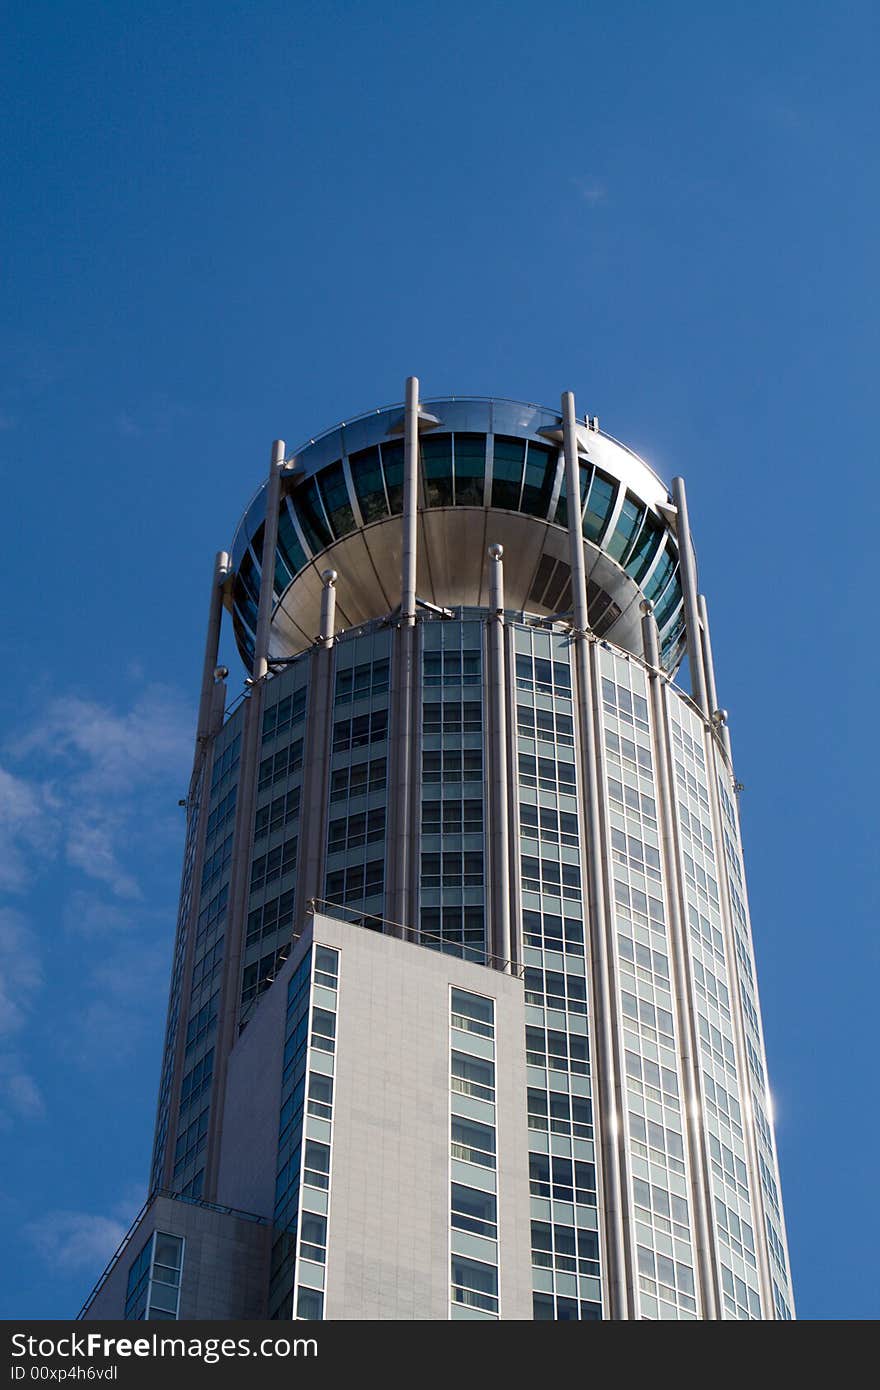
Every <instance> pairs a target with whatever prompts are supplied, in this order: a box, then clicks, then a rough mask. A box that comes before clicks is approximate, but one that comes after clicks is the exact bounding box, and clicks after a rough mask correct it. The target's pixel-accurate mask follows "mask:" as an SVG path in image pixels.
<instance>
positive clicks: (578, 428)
mask: <svg viewBox="0 0 880 1390" xmlns="http://www.w3.org/2000/svg"><path fill="white" fill-rule="evenodd" d="M224 607H225V608H226V609H227V610H229V611H230V612H231V615H232V623H233V626H234V631H235V637H236V640H237V644H238V649H239V652H240V653H241V657H242V660H243V662H244V665H245V667H246V669H247V672H248V675H247V678H246V681H245V687H244V691H243V693H239V694H236V695H234V696H233V694H232V691H231V690H230V689H229V687H228V684H227V682H228V672H227V671H226V669H225V668H223V667H218V666H217V660H218V639H219V633H220V625H221V616H222V611H223V608H224ZM685 654H686V655H687V661H688V668H689V675H690V693H689V694H688V693H685V691H683V690H682V689H681V688H680V687H679V686H678V685H677V684H676V682H675V675H676V672H677V670H678V667H679V664H680V663H681V662H682V660H683V658H684V656H685ZM233 689H234V687H233ZM737 792H738V784H737V782H736V778H735V774H734V771H733V766H732V762H731V754H730V741H729V735H728V730H727V724H726V716H725V713H724V711H723V710H720V709H719V708H718V700H717V696H716V690H715V676H714V669H713V663H712V651H711V644H710V639H709V624H708V616H707V610H706V604H705V600H704V598H703V597H702V596H701V595H700V593H699V590H698V584H697V575H696V560H695V555H694V550H693V545H692V542H691V534H690V523H689V518H688V508H687V499H686V493H685V488H684V484H683V482H682V480H681V479H675V480H674V481H673V484H672V489H671V492H669V491H667V487H666V485H665V484H664V483H663V482H662V481H661V480H660V479H659V478H658V477H657V475H656V474H655V473H654V472H653V471H652V469H651V468H650V467H649V466H648V465H647V464H646V463H644V462H643V461H642V460H641V459H639V458H638V457H637V456H636V455H635V454H633V453H632V452H631V451H630V450H628V449H627V448H626V447H625V446H624V445H622V444H620V443H618V442H617V441H615V440H614V439H612V438H610V437H609V436H608V435H606V434H604V433H602V432H601V431H600V429H599V426H598V421H597V420H596V419H594V418H590V417H586V416H585V417H583V418H582V419H578V418H577V417H576V415H575V406H574V399H573V397H572V396H571V394H566V395H565V396H563V398H562V403H561V410H560V411H553V410H549V409H543V408H540V407H537V406H533V405H527V404H523V403H520V402H516V401H507V400H486V399H477V398H467V397H465V398H450V399H443V400H433V401H428V402H425V403H422V402H420V400H419V396H418V383H417V381H416V380H415V379H414V378H412V379H410V380H409V382H408V383H407V394H406V402H405V404H404V406H402V407H401V406H397V407H392V408H390V409H383V410H378V411H375V412H372V413H371V414H369V415H366V416H362V417H360V418H358V419H356V420H353V421H350V422H346V423H345V424H342V425H340V426H338V427H337V428H335V429H333V430H331V431H329V432H328V433H326V434H324V435H322V436H320V437H319V438H317V439H313V440H310V441H309V443H308V444H307V445H306V446H305V447H304V448H303V449H301V450H299V451H298V452H297V453H296V454H295V455H293V457H292V458H286V456H285V449H284V445H283V443H282V442H281V441H277V442H276V444H275V445H274V446H273V451H272V460H271V467H270V472H269V478H268V481H267V482H266V483H265V484H264V485H263V486H262V487H261V488H260V489H259V491H258V492H257V493H256V495H255V497H254V498H253V500H252V501H251V503H250V505H249V506H248V508H247V510H246V512H245V515H244V517H243V519H242V521H241V522H240V524H239V527H238V530H237V532H236V535H235V539H234V541H233V545H232V549H231V553H229V554H227V553H226V552H221V553H220V554H219V555H218V556H217V558H216V562H215V565H214V569H213V572H212V577H211V590H210V607H209V619H208V633H207V641H206V650H205V658H204V672H203V680H202V688H201V700H200V706H199V717H198V730H197V738H196V751H195V760H194V766H193V772H192V779H191V782H190V787H189V794H188V797H187V800H186V809H187V829H186V842H185V850H184V866H183V876H182V883H181V894H180V908H179V915H178V922H177V935H176V940H175V948H174V958H173V967H172V978H171V991H170V1002H169V1011H168V1022H167V1030H166V1040H165V1053H164V1060H163V1065H162V1074H161V1083H160V1094H159V1106H158V1118H157V1124H156V1137H155V1147H154V1154H153V1164H152V1178H151V1196H150V1198H149V1199H148V1202H147V1205H146V1207H145V1209H144V1211H143V1212H142V1213H141V1214H140V1215H139V1217H138V1219H137V1220H136V1222H135V1225H134V1227H133V1229H132V1232H131V1233H130V1235H129V1237H128V1238H127V1240H126V1242H125V1244H124V1246H123V1247H122V1249H121V1250H120V1251H119V1252H118V1253H117V1256H116V1257H115V1258H114V1261H113V1262H112V1263H111V1266H110V1268H109V1270H108V1271H107V1272H106V1274H105V1276H104V1278H103V1280H102V1281H101V1283H100V1284H99V1286H98V1288H97V1290H96V1291H95V1293H94V1294H93V1295H92V1297H91V1299H90V1301H89V1303H87V1305H86V1307H85V1309H84V1310H83V1313H82V1316H86V1317H98V1316H103V1317H106V1316H122V1315H125V1316H127V1317H149V1318H174V1317H194V1316H197V1317H218V1318H219V1317H265V1316H271V1317H277V1318H283V1319H287V1318H304V1319H321V1318H324V1319H342V1318H345V1319H367V1318H369V1319H375V1318H387V1319H445V1318H450V1317H451V1318H472V1319H473V1318H483V1319H486V1318H488V1319H496V1318H515V1319H532V1318H538V1319H560V1320H563V1319H584V1320H587V1319H597V1318H600V1317H606V1318H618V1319H620V1318H623V1319H628V1318H643V1317H644V1318H745V1319H751V1318H790V1317H792V1316H793V1307H794V1304H793V1298H792V1289H791V1279H790V1273H789V1265H788V1256H787V1252H786V1242H785V1230H784V1222H783V1215H782V1206H781V1198H780V1189H779V1174H778V1166H777V1161H776V1153H775V1143H774V1137H773V1128H772V1115H771V1107H770V1097H769V1091H768V1087H767V1079H766V1062H765V1056H764V1045H763V1039H762V1032H761V1022H760V1011H759V1006H758V996H757V987H756V979H755V967H754V957H753V952H752V942H751V929H750V923H749V913H748V904H747V895H746V888H745V879H744V872H743V862H742V850H741V843H740V832H739V819H738V808H737Z"/></svg>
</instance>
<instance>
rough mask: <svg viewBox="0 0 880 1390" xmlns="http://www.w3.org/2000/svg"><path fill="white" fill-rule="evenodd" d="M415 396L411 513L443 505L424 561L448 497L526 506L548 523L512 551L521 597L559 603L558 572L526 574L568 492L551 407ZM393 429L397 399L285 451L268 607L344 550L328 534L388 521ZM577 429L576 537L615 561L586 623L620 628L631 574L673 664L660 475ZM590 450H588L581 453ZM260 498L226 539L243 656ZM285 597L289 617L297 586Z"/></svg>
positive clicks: (464, 504) (341, 557) (343, 534)
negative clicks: (416, 487)
mask: <svg viewBox="0 0 880 1390" xmlns="http://www.w3.org/2000/svg"><path fill="white" fill-rule="evenodd" d="M428 408H430V412H431V414H432V416H433V417H434V418H435V419H436V420H438V421H439V423H438V424H432V425H431V427H430V428H425V429H424V431H423V432H422V433H421V434H420V439H419V445H420V449H419V452H420V479H419V484H420V497H419V507H420V510H421V511H422V514H423V515H424V514H429V513H432V512H435V511H436V512H438V513H439V512H440V511H443V512H448V513H449V517H448V522H447V523H446V525H445V526H442V527H441V531H440V532H437V531H436V530H435V528H434V527H433V526H432V528H431V530H430V531H429V532H426V536H425V546H426V549H427V552H428V564H429V565H430V563H431V547H432V545H434V546H436V545H439V544H441V543H442V545H444V546H448V547H450V548H451V549H452V550H454V548H455V546H456V545H457V544H460V543H461V542H460V533H459V531H458V529H457V523H456V520H455V513H456V511H457V510H458V509H459V508H469V509H472V508H480V509H481V510H483V511H484V512H487V513H515V514H518V515H519V516H527V517H533V518H534V519H535V520H536V521H537V522H541V523H544V524H545V526H546V527H547V528H550V529H547V530H546V532H545V540H544V546H543V554H541V555H540V556H538V557H537V558H536V560H534V561H533V560H532V559H531V557H529V559H528V560H527V561H526V560H525V559H524V564H525V563H528V564H529V565H530V566H531V573H530V574H529V575H528V576H525V575H524V576H523V577H524V581H526V591H525V592H524V594H523V601H524V602H523V606H524V607H525V598H526V593H528V596H529V601H530V602H531V603H532V604H533V605H535V610H536V611H537V612H538V613H539V614H541V613H543V612H547V611H549V612H556V613H559V614H560V615H561V614H562V613H563V612H564V609H565V600H566V599H567V597H568V591H567V590H566V589H565V583H564V581H563V582H562V583H561V584H559V585H558V587H557V586H554V585H552V584H549V583H548V584H541V583H540V582H539V581H540V579H541V577H542V576H543V577H545V578H546V577H548V576H547V568H548V565H550V566H552V564H553V563H554V561H558V560H559V559H560V558H561V556H562V555H563V554H565V543H566V539H565V538H564V537H563V536H562V535H561V534H560V531H562V530H563V529H564V528H567V526H568V517H569V503H568V498H567V494H566V480H565V469H564V461H563V456H562V448H561V442H560V440H559V439H558V438H556V437H555V436H558V435H559V434H560V426H559V417H558V415H556V414H554V413H553V412H551V411H548V410H543V409H541V408H539V407H536V406H526V405H521V404H519V403H518V402H511V401H487V400H481V401H468V400H465V401H462V400H444V401H434V402H429V403H427V404H426V409H428ZM459 425H460V427H459ZM449 426H453V428H449ZM400 435H401V422H400V412H399V410H392V411H384V412H377V413H376V414H374V415H372V416H366V417H364V418H363V419H361V420H359V421H356V422H354V423H353V424H351V425H342V426H339V427H338V428H337V429H336V430H332V431H330V432H329V433H328V434H327V435H324V436H322V437H321V438H320V439H319V440H316V441H312V442H311V443H310V444H309V445H307V446H306V447H305V448H304V449H303V450H301V451H300V452H299V453H298V454H297V455H296V456H295V458H294V460H293V463H294V465H295V466H294V469H293V471H292V473H291V477H290V480H289V487H288V490H287V495H286V496H285V498H284V499H283V501H282V506H281V513H280V518H279V530H278V546H277V554H276V565H275V576H274V600H275V608H276V610H277V609H278V608H279V605H280V604H281V600H282V599H283V598H284V597H285V595H286V593H287V591H288V589H289V588H290V586H291V585H294V586H295V585H296V580H297V577H298V576H299V575H301V574H303V572H304V571H306V570H307V569H308V568H309V566H310V565H311V563H312V562H314V569H315V571H317V572H320V570H321V568H322V567H323V566H322V563H321V558H322V557H323V556H324V554H325V552H327V551H328V550H331V549H332V550H333V556H332V562H333V565H334V567H335V568H339V569H340V572H342V571H343V567H344V565H345V564H346V559H347V558H348V555H349V552H347V551H345V550H344V548H339V547H340V543H341V542H344V541H345V540H346V538H347V537H351V536H353V535H354V533H355V532H360V533H362V534H364V535H365V536H367V544H368V547H369V548H370V549H371V554H372V549H373V542H372V539H371V538H370V537H369V536H368V535H367V533H369V531H370V528H373V527H376V526H382V525H383V524H388V523H391V522H392V519H393V518H395V517H396V516H399V515H400V514H401V513H402V510H403V442H402V439H401V437H400ZM548 436H549V437H548ZM586 438H587V439H588V441H589V443H588V444H587V445H586V446H585V448H584V450H583V451H582V456H581V458H580V510H581V516H582V529H583V535H584V540H585V541H586V542H588V543H589V544H588V564H589V563H590V557H592V558H593V562H594V558H595V551H594V550H593V547H595V550H596V551H599V552H601V554H602V556H604V557H606V558H607V559H608V560H611V561H613V562H614V565H615V566H619V573H618V572H617V571H615V570H613V569H609V568H608V567H607V566H606V567H605V568H604V569H603V572H602V580H601V581H599V580H598V579H594V581H593V589H594V593H593V596H592V597H593V602H592V603H591V605H590V618H591V625H592V626H593V628H594V630H595V631H596V632H597V633H598V635H600V636H602V635H605V634H606V632H607V633H609V635H612V636H618V637H619V638H622V640H624V642H626V640H627V639H626V637H625V635H623V634H621V633H616V632H614V631H612V628H613V625H614V624H615V622H616V621H617V620H618V618H620V616H621V613H622V612H623V610H624V609H625V608H626V607H627V606H630V607H631V606H632V597H633V594H634V590H633V589H632V587H631V586H628V585H627V581H628V580H630V581H632V584H633V585H635V586H638V589H639V590H640V591H641V594H643V595H644V596H645V597H647V598H649V599H651V600H652V602H653V603H654V604H655V609H656V612H657V616H658V626H659V628H660V634H661V645H662V659H663V662H664V665H665V666H666V668H667V669H668V670H670V671H672V670H675V669H676V667H677V666H678V664H679V662H680V660H681V658H682V655H683V652H684V642H683V639H682V635H681V634H682V629H681V627H680V626H677V622H676V620H677V617H678V614H679V612H680V609H681V604H682V595H681V585H680V581H679V577H678V550H677V545H676V541H675V537H674V535H673V533H672V531H671V529H670V527H669V525H668V524H667V522H666V520H665V519H664V517H663V515H662V514H661V513H660V511H659V510H658V503H662V502H665V501H666V489H665V487H664V486H663V484H662V483H660V481H659V479H657V477H656V475H654V474H653V472H652V471H651V470H650V468H649V467H648V466H647V465H646V464H645V463H644V462H643V461H642V460H641V459H638V458H637V457H636V456H635V455H634V454H632V453H630V451H629V450H627V449H625V448H624V446H622V445H620V444H618V443H617V442H616V441H614V440H610V439H609V438H608V437H607V436H604V435H601V434H599V433H598V432H597V431H588V432H586ZM355 446H357V447H355ZM593 453H594V454H595V455H596V457H595V459H594V458H592V457H591V456H590V455H591V454H593ZM264 506H265V495H264V492H263V490H261V491H260V492H258V493H257V495H256V497H255V498H254V500H253V502H252V503H251V506H250V507H249V509H248V511H247V513H246V515H245V517H244V519H243V521H242V523H241V525H240V526H239V529H238V532H237V534H236V538H235V542H234V546H233V553H232V561H233V566H234V569H235V571H236V578H235V585H234V617H235V631H236V637H237V640H238V642H239V646H240V648H241V650H242V654H243V655H244V656H245V658H246V660H247V661H250V660H251V658H252V652H253V639H254V632H255V626H256V608H257V603H256V598H257V593H258V589H259V571H260V559H261V554H262V516H263V509H264ZM557 528H558V529H557ZM376 547H377V550H378V553H379V557H380V558H379V559H378V561H377V560H376V558H375V556H373V562H374V567H376V568H377V570H378V571H380V578H381V579H385V576H384V573H381V569H382V555H383V551H382V543H381V542H376ZM337 555H338V559H337ZM351 556H352V558H351V560H350V563H352V564H356V563H359V562H360V557H358V559H357V560H355V559H354V553H353V552H352V553H351ZM615 576H616V577H615ZM393 583H394V576H393V575H392V576H391V577H390V579H389V581H388V582H386V583H385V591H386V592H387V590H388V589H389V588H391V587H392V585H393ZM545 591H546V592H545ZM388 596H389V597H390V596H391V595H388ZM432 598H433V601H434V602H436V603H438V604H442V605H444V606H445V605H448V604H452V605H453V606H457V604H456V603H455V600H454V599H453V598H452V597H451V596H450V595H448V594H446V593H444V592H443V590H442V585H441V586H440V589H439V590H438V589H437V587H436V586H435V590H434V592H433V595H432ZM478 598H479V596H478V593H476V592H475V593H473V594H472V595H465V601H466V602H474V603H476V602H478ZM555 605H558V606H555ZM285 606H286V607H289V611H290V614H291V616H292V618H293V620H294V621H295V619H296V614H297V607H298V600H297V589H296V587H294V590H293V591H292V596H291V598H290V600H289V605H285ZM359 616H366V617H379V616H382V614H381V613H380V612H378V611H376V612H370V613H367V614H363V615H359ZM306 628H308V624H307V623H306ZM279 641H280V644H281V646H282V647H284V642H283V641H281V639H280V638H279ZM301 645H302V644H301ZM285 653H286V648H285Z"/></svg>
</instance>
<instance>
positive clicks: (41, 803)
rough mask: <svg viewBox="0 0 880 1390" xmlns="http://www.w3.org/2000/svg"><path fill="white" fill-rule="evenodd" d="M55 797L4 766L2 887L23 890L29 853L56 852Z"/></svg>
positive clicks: (0, 785)
mask: <svg viewBox="0 0 880 1390" xmlns="http://www.w3.org/2000/svg"><path fill="white" fill-rule="evenodd" d="M55 805H56V803H55V801H54V798H53V796H52V794H51V792H50V790H49V789H48V788H47V787H46V786H45V785H42V784H41V783H39V782H28V781H27V780H26V779H25V778H23V777H16V776H15V775H14V773H11V772H8V771H7V770H6V769H5V768H3V767H0V891H3V892H7V893H9V892H13V893H18V892H21V891H22V890H23V889H24V888H26V887H27V886H28V883H29V877H30V876H29V873H28V868H27V861H28V854H29V852H33V851H35V850H39V852H40V853H41V854H45V853H46V852H47V850H48V852H49V853H52V852H53V851H52V846H53V844H54V835H53V834H47V833H46V832H47V826H51V822H52V820H53V812H54V810H55Z"/></svg>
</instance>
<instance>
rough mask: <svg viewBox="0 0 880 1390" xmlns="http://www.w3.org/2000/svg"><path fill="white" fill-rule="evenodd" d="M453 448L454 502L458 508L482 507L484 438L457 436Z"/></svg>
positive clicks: (481, 435) (484, 463)
mask: <svg viewBox="0 0 880 1390" xmlns="http://www.w3.org/2000/svg"><path fill="white" fill-rule="evenodd" d="M453 442H454V446H455V501H456V505H457V506H459V507H482V505H483V482H484V478H485V473H486V436H485V435H483V434H457V435H455V437H454V441H453Z"/></svg>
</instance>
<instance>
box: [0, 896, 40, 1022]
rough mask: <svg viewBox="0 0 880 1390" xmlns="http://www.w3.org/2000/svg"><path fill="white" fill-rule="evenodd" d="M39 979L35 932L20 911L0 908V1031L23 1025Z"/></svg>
mask: <svg viewBox="0 0 880 1390" xmlns="http://www.w3.org/2000/svg"><path fill="white" fill-rule="evenodd" d="M42 983H43V970H42V966H41V964H40V957H39V954H38V951H37V938H36V934H35V932H34V931H33V930H32V929H31V928H30V927H29V926H28V924H27V922H26V921H25V919H24V918H23V917H22V915H21V914H20V913H19V912H15V911H13V910H12V909H10V908H0V1033H4V1034H10V1033H17V1032H18V1031H19V1030H20V1029H21V1028H22V1027H23V1025H24V1023H25V1020H26V1018H27V1014H28V1010H29V1008H30V1005H31V1001H32V999H33V996H34V994H35V993H36V991H37V990H38V989H39V987H40V985H41V984H42Z"/></svg>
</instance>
